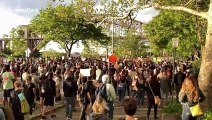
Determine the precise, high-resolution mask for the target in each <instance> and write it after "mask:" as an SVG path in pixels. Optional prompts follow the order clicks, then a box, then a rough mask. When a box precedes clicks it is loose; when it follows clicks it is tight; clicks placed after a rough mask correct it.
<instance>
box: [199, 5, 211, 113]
mask: <svg viewBox="0 0 212 120" xmlns="http://www.w3.org/2000/svg"><path fill="white" fill-rule="evenodd" d="M211 8H212V6H211ZM211 8H210V9H209V11H208V14H209V16H208V19H207V20H208V29H207V35H206V41H205V47H204V48H203V51H202V63H201V68H200V73H199V78H198V80H199V81H198V83H199V86H200V89H201V90H202V91H203V93H204V94H205V96H206V99H205V101H204V103H203V108H204V109H206V110H207V109H208V108H210V107H212V9H211Z"/></svg>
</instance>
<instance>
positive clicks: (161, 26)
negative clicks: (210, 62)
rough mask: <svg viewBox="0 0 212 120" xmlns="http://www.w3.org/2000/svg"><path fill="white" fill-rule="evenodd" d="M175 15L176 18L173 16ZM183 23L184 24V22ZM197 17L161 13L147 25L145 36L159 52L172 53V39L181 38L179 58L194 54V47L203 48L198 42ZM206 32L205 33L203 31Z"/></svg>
mask: <svg viewBox="0 0 212 120" xmlns="http://www.w3.org/2000/svg"><path fill="white" fill-rule="evenodd" d="M173 14H174V16H173ZM182 21H183V22H182ZM195 22H196V19H195V16H193V15H190V14H187V13H182V12H179V11H164V10H162V11H160V14H159V15H158V16H156V17H155V18H154V19H153V20H152V21H150V22H149V23H148V24H146V25H145V28H144V29H145V34H146V36H147V38H148V39H150V41H151V44H155V45H156V48H157V51H158V50H161V49H164V50H166V51H169V52H170V53H171V52H172V45H171V43H172V38H174V37H178V38H179V44H180V45H179V47H178V48H177V51H178V52H177V53H178V56H184V57H185V56H189V54H191V53H194V51H195V49H193V46H194V45H195V46H201V43H199V42H198V40H197V31H196V29H195V28H196V26H195V25H196V24H195ZM202 32H204V31H202Z"/></svg>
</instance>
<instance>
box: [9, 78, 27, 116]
mask: <svg viewBox="0 0 212 120" xmlns="http://www.w3.org/2000/svg"><path fill="white" fill-rule="evenodd" d="M14 87H15V89H14V90H13V91H11V103H12V106H11V108H12V111H13V116H14V118H15V120H24V114H23V113H22V110H21V102H20V99H19V97H18V94H20V93H21V92H22V89H23V88H22V86H21V83H20V82H19V81H16V82H15V83H14Z"/></svg>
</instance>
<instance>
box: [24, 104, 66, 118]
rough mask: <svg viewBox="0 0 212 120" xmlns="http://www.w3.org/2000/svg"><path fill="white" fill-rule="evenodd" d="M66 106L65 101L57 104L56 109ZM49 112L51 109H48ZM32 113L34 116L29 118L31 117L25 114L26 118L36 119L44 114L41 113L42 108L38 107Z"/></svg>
mask: <svg viewBox="0 0 212 120" xmlns="http://www.w3.org/2000/svg"><path fill="white" fill-rule="evenodd" d="M64 106H65V104H64V103H60V104H55V106H54V111H57V110H58V109H60V108H62V107H64ZM48 113H49V110H48V111H47V114H48ZM32 114H33V115H32V118H30V119H29V118H27V116H25V119H26V120H35V119H37V118H39V117H41V116H42V114H41V109H40V108H38V109H36V110H34V111H33V113H32Z"/></svg>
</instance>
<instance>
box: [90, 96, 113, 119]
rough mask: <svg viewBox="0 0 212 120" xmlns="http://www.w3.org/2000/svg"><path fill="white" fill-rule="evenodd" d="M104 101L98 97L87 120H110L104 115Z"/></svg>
mask: <svg viewBox="0 0 212 120" xmlns="http://www.w3.org/2000/svg"><path fill="white" fill-rule="evenodd" d="M105 109H106V101H105V100H104V99H103V98H101V97H100V96H98V97H97V98H96V100H95V102H94V104H93V106H92V110H93V112H92V113H91V114H90V115H88V116H87V120H112V119H111V118H109V117H108V116H107V115H105Z"/></svg>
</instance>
